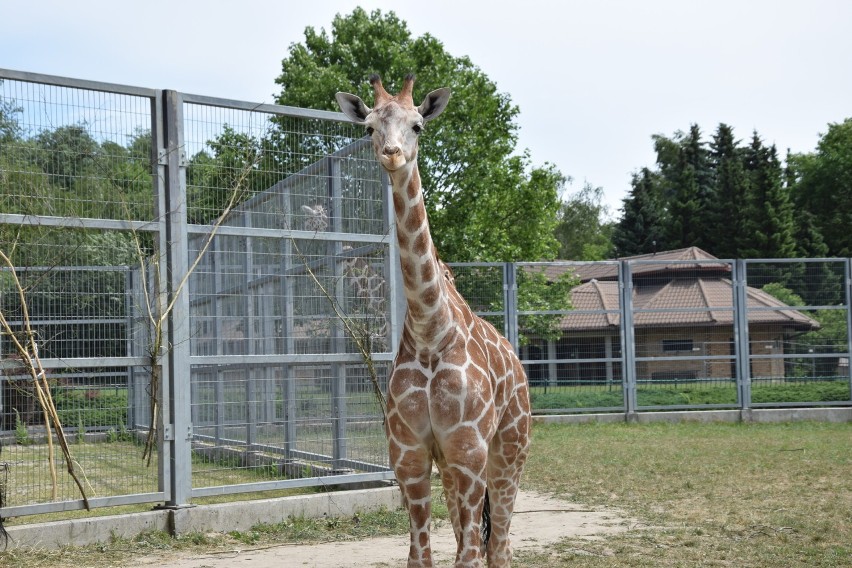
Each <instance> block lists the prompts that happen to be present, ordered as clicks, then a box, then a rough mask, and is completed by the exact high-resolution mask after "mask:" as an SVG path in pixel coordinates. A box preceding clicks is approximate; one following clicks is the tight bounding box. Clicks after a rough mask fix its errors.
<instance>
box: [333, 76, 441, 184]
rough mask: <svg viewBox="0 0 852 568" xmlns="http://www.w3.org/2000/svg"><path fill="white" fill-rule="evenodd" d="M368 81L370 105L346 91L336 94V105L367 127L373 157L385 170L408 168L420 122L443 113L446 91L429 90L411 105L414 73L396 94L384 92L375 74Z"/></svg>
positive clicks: (394, 170)
mask: <svg viewBox="0 0 852 568" xmlns="http://www.w3.org/2000/svg"><path fill="white" fill-rule="evenodd" d="M370 84H371V85H372V86H373V94H374V99H375V102H374V105H375V106H374V107H373V108H369V107H368V106H367V105H365V104H364V101H362V100H361V98H360V97H357V96H355V95H351V94H349V93H337V95H336V98H337V104H338V105H340V110H342V111H343V112H344V114H346V116H348V117H349V118H350V119H352V120H353V121H354V122H356V123H358V124H363V125H364V126H365V127H366V128H367V134H369V135H370V136H371V137H372V139H373V150H374V151H375V152H376V158H378V160H379V163H380V164H381V165H382V167H383V168H384V169H385V170H387V171H388V173H393V172H396V171H399V170H402V169H404V168H406V167H410V166H411V164H415V163H416V162H417V141H418V138H419V136H420V132H421V131H422V130H423V125H424V124H425V123H426V122H428V121H430V120H432V119H433V118H435V117H437V116H438V115H439V114H441V112H443V110H444V109H445V108H446V106H447V101H449V100H450V90H449V89H446V88H444V89H437V90H435V91H432V92H431V93H429V94H428V95H426V98H425V99H424V100H423V102H422V103H421V104H420V106H414V100H413V99H412V91H413V88H414V75H407V76H406V77H405V82H404V83H403V85H402V90H401V91H400V92H399V94H397V95H396V96H392V95H390V94H388V92H387V91H385V88H384V87H383V86H382V81H381V79H380V78H379V76H378V75H373V76H372V77H370Z"/></svg>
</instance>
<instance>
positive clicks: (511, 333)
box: [503, 262, 521, 354]
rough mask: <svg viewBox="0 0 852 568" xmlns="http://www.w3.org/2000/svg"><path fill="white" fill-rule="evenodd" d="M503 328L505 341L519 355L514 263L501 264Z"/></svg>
mask: <svg viewBox="0 0 852 568" xmlns="http://www.w3.org/2000/svg"><path fill="white" fill-rule="evenodd" d="M503 310H504V311H505V315H504V317H503V327H504V328H505V334H506V339H508V340H509V343H510V344H511V345H512V347H514V348H515V353H516V354H520V353H521V341H520V332H519V330H518V273H517V265H516V264H515V263H514V262H507V263H504V264H503Z"/></svg>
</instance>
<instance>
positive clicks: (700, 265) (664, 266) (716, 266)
mask: <svg viewBox="0 0 852 568" xmlns="http://www.w3.org/2000/svg"><path fill="white" fill-rule="evenodd" d="M619 260H630V261H635V262H633V263H631V272H632V273H633V275H634V276H637V275H651V274H661V275H663V274H670V273H671V272H672V271H683V270H690V271H702V272H705V271H707V272H714V273H730V271H731V266H730V264H729V263H727V262H709V261H713V260H719V259H718V258H716V257H715V256H713V255H712V254H710V253H709V252H706V251H704V250H702V249H700V248H698V247H688V248H682V249H677V250H667V251H662V252H658V253H653V254H641V255H638V256H626V257H623V258H621V259H619ZM690 260H695V261H696V262H695V263H690V262H684V261H690ZM528 270H543V271H544V273H545V274H546V275H547V277H548V279H551V280H553V279H555V278H556V277H557V276H559V275H561V274H563V273H565V272H567V271H569V270H570V271H572V272H573V273H574V274H575V275H576V276H577V277H578V278H579V279H580V280H581V281H583V282H588V281H590V280H593V279H595V280H616V279H617V278H618V263H617V262H611V261H609V262H608V261H604V262H589V263H583V262H564V263H553V264H549V265H542V266H541V267H540V268H539V266H533V267H529V268H528Z"/></svg>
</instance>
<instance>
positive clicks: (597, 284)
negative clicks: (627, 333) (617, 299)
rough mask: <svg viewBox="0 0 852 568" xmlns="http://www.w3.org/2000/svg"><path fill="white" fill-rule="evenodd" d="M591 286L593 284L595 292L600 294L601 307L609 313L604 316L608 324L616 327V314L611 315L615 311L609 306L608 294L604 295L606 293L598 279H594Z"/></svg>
mask: <svg viewBox="0 0 852 568" xmlns="http://www.w3.org/2000/svg"><path fill="white" fill-rule="evenodd" d="M590 284H592V285H593V286H594V288H595V291H596V292H597V294H598V298H600V301H601V306H603V308H604V310H606V311H607V313H606V314H604V317H605V318H606V321H607V323H609V324H610V325H615V316H616V314H612V313H609V312H610V311H611V310H613V308H612V307H611V306H609V305H608V304H607V301H606V300H607V298H606V294H604V291H603V289H602V287H601V283H600V281H599V280H598V279H597V278H594V279H592V281H591V282H590ZM616 309H617V308H616Z"/></svg>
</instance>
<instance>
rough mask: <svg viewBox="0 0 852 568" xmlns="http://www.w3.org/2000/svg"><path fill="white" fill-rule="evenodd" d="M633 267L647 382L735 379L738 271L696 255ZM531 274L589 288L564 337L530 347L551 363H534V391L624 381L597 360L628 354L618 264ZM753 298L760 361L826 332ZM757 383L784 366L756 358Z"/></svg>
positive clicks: (613, 365) (753, 334) (635, 260)
mask: <svg viewBox="0 0 852 568" xmlns="http://www.w3.org/2000/svg"><path fill="white" fill-rule="evenodd" d="M626 260H630V261H631V262H630V271H631V274H632V282H633V288H632V291H633V293H632V301H633V329H634V338H635V346H636V356H637V358H640V360H639V361H638V363H637V378H638V380H640V381H649V380H650V381H656V380H659V381H677V380H687V381H693V380H702V379H704V380H706V379H710V380H712V379H719V380H724V379H732V378H733V377H735V376H736V373H735V370H734V368H733V365H734V358H733V354H734V317H735V314H734V311H733V294H734V289H733V285H732V282H731V265H730V263H728V262H724V261H719V259H717V258H716V257H714V256H713V255H711V254H709V253H707V252H705V251H703V250H701V249H699V248H696V247H690V248H687V249H680V250H674V251H664V252H660V253H657V254H653V255H642V256H637V257H630V258H629V259H626ZM690 261H695V262H690ZM715 261H719V262H715ZM530 269H531V270H542V271H544V272H545V274H546V275H547V276H548V278H549V279H555V278H557V277H558V276H559V275H561V274H564V273H565V272H566V271H570V272H571V273H573V274H574V276H575V277H577V278H578V279H579V280H580V282H581V284H579V285H578V286H576V287H574V288H573V289H572V291H571V302H572V312H571V313H568V314H566V315H564V316H563V317H562V318H561V321H560V324H559V326H560V328H561V329H562V330H563V335H562V337H560V338H559V339H557V340H554V341H545V340H536V339H534V338H532V339H531V340H530V342H529V343H528V345H527V346H526V347H525V348H524V352H523V353H522V355H523V356H524V358H525V359H527V360H534V359H539V360H542V359H544V360H548V361H549V362H548V363H547V364H538V365H536V364H531V365H530V367H529V369H530V378H531V380H532V381H533V384H535V383H536V382H539V383H541V382H542V381H547V382H548V383H549V384H553V383H554V381H555V382H556V383H569V384H576V383H578V382H581V383H582V382H592V383H599V382H604V381H605V382H607V383H610V382H616V383H617V382H620V380H621V377H620V368H619V364H618V362H617V361H589V359H612V358H618V357H619V356H620V351H621V341H620V326H621V314H620V311H619V281H618V270H619V265H618V263H613V262H609V263H588V264H569V263H563V264H559V263H557V264H551V265H536V266H534V267H531V268H530ZM745 292H746V294H745V295H746V302H747V305H748V311H747V314H748V323H749V340H750V341H749V342H750V345H751V349H752V352H753V353H754V352H756V350H758V352H759V354H761V355H773V354H779V355H780V354H782V353H783V346H784V342H785V340H788V339H789V338H791V337H794V336H796V335H799V334H802V333H805V332H808V331H813V330H816V329H818V328H819V323H818V322H817V321H816V320H814V319H812V318H810V317H808V316H807V315H805V314H803V313H802V312H800V311H797V310H795V309H792V308H789V307H788V306H787V305H786V304H784V303H782V302H780V301H779V300H777V299H776V298H774V297H773V296H771V295H770V294H767V293H766V292H764V291H762V290H760V289H757V288H752V287H746V290H745ZM521 325H523V323H522V320H521ZM707 357H716V358H715V359H707ZM642 358H656V359H658V360H648V359H644V360H643V359H642ZM570 360H578V362H577V363H570V362H568V361H570ZM583 360H586V361H583ZM752 376H772V377H783V376H784V360H783V359H782V358H764V359H755V360H753V361H752Z"/></svg>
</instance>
